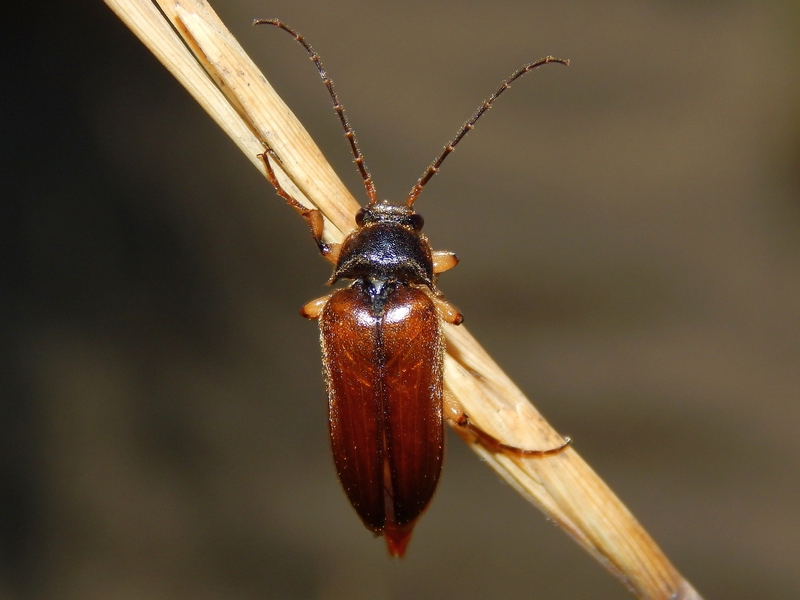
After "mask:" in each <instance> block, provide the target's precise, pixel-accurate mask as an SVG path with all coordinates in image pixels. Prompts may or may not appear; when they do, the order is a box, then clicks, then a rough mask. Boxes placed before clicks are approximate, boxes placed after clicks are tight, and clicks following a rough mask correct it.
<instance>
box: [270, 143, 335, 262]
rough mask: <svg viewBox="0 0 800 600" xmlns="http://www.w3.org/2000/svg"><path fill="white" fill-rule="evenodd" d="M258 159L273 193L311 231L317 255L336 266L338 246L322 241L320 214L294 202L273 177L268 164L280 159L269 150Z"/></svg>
mask: <svg viewBox="0 0 800 600" xmlns="http://www.w3.org/2000/svg"><path fill="white" fill-rule="evenodd" d="M258 157H259V158H260V159H261V160H262V161H263V162H264V168H265V169H266V171H267V179H269V182H270V183H271V184H272V187H274V188H275V191H276V192H278V195H279V196H280V197H281V198H283V199H284V200H286V203H287V204H288V205H289V206H291V207H292V208H293V209H295V210H296V211H297V212H299V213H300V216H301V217H303V219H304V220H305V222H306V223H308V227H309V228H310V229H311V237H313V238H314V241H315V242H316V244H317V248H319V253H320V254H322V256H323V258H325V259H326V260H328V261H330V262H332V263H333V264H336V261H337V260H338V258H339V247H340V244H329V243H327V242H325V241H324V240H323V239H322V234H323V232H324V230H325V220H324V219H323V218H322V213H321V212H320V211H319V210H317V209H315V208H308V207H306V206H303V205H302V204H300V203H299V202H298V201H297V200H295V199H294V198H293V197H292V195H291V194H290V193H289V192H287V191H286V190H285V189H283V186H282V185H281V184H280V182H279V181H278V178H277V177H276V176H275V171H274V170H273V168H272V165H271V164H270V162H269V161H270V159H272V160H274V161H275V162H277V163H278V164H280V159H279V158H278V155H277V154H275V152H273V151H272V150H271V149H267V151H266V152H264V153H263V154H259V155H258Z"/></svg>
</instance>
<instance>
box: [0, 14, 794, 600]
mask: <svg viewBox="0 0 800 600" xmlns="http://www.w3.org/2000/svg"><path fill="white" fill-rule="evenodd" d="M217 9H218V11H219V13H220V14H221V16H222V18H223V19H224V20H225V21H226V22H227V24H228V25H229V27H230V28H231V30H232V31H233V33H234V34H235V35H236V36H237V37H238V38H239V40H240V41H241V43H242V44H243V46H244V47H245V48H246V49H247V50H248V51H249V52H250V53H251V55H252V56H253V57H254V58H255V60H256V62H257V63H258V64H259V65H260V66H261V67H262V68H263V70H264V72H265V74H266V75H267V77H268V78H270V79H271V80H272V82H273V84H274V85H275V87H276V88H277V89H278V91H279V92H280V93H281V94H283V95H284V98H285V99H286V101H287V102H288V104H289V105H290V106H291V107H293V108H294V109H295V111H296V112H297V114H298V116H299V117H300V119H301V120H302V121H303V122H304V123H305V124H306V126H307V127H308V128H309V130H310V131H311V132H312V134H313V135H314V136H315V138H316V139H317V141H318V143H319V145H320V147H321V148H322V149H323V151H324V152H325V153H326V155H327V156H328V157H329V159H330V160H331V161H332V163H333V164H334V166H335V167H336V168H337V170H338V172H339V173H340V174H341V175H342V177H343V178H344V179H345V181H346V182H348V184H349V185H350V187H351V189H352V190H353V192H354V193H355V194H356V197H358V198H360V199H363V188H362V186H361V184H360V180H359V178H358V176H357V174H356V171H355V169H354V168H353V167H352V165H351V164H350V156H349V150H348V148H347V144H346V143H345V141H344V139H343V138H342V134H341V131H340V128H339V125H338V122H337V120H336V118H335V116H334V114H333V112H332V111H331V109H330V102H329V99H328V98H327V96H326V93H325V90H324V88H323V86H322V85H321V83H320V81H319V78H318V77H317V74H316V72H315V70H314V68H313V66H312V65H311V64H310V63H309V61H308V59H307V58H306V56H305V54H304V53H303V51H302V49H300V48H299V47H298V46H297V45H296V44H295V43H294V42H293V41H292V40H291V38H289V36H287V35H285V34H283V33H281V32H278V31H275V30H271V29H258V30H256V29H253V28H252V27H250V22H251V21H252V19H253V18H255V17H275V16H277V17H280V18H281V19H283V20H285V21H286V22H287V23H289V24H290V25H292V26H294V27H296V28H297V29H299V30H300V31H301V32H302V33H304V34H305V35H306V36H307V38H308V39H309V40H310V41H311V43H313V44H314V46H315V47H316V48H317V50H318V51H319V52H320V53H321V55H322V57H323V60H324V61H325V64H326V66H327V68H328V69H329V71H330V73H331V74H332V76H333V77H334V80H335V82H336V84H337V87H338V90H339V92H340V94H341V97H342V101H343V102H344V104H345V106H346V107H347V109H348V111H349V116H350V119H351V121H352V123H353V125H354V127H355V128H356V130H357V132H358V134H359V137H360V140H361V144H362V149H363V150H364V152H365V154H366V157H367V161H368V164H369V166H370V168H371V170H372V172H373V174H374V176H375V178H376V181H377V184H378V190H379V193H380V195H381V196H383V197H392V198H402V197H404V195H405V193H406V192H407V191H408V189H409V188H410V187H411V185H412V184H413V183H414V181H416V178H417V177H418V176H419V175H420V174H421V173H422V171H423V169H424V168H425V166H426V165H427V164H428V162H429V161H430V160H431V159H432V158H433V157H434V156H435V155H436V153H437V152H438V151H439V150H440V148H441V146H442V145H443V144H444V143H445V142H446V141H447V140H449V139H450V138H451V137H452V135H453V134H454V133H455V131H456V130H457V128H458V127H459V126H460V125H461V123H462V122H463V121H464V119H466V118H467V117H468V116H469V115H470V114H471V112H472V111H473V110H474V109H475V108H476V107H477V106H478V104H479V102H480V101H481V100H482V99H484V98H485V97H486V96H488V95H489V93H490V92H491V91H492V90H493V89H494V88H495V86H496V85H497V84H498V83H499V81H500V80H501V79H502V78H503V77H505V76H507V75H508V74H509V73H511V72H512V71H513V70H514V69H515V68H516V67H518V66H519V65H521V64H523V63H524V62H527V61H530V60H533V59H537V58H539V57H541V56H543V55H545V54H555V55H558V56H564V57H568V58H570V59H571V60H572V66H571V67H570V68H569V69H563V68H559V67H549V68H546V69H543V70H541V71H540V72H538V73H536V74H534V75H530V76H528V77H527V78H525V79H524V80H523V81H520V82H519V83H518V84H517V85H516V86H515V87H514V89H513V90H512V91H511V92H509V93H508V94H507V95H506V96H504V97H503V98H502V99H501V100H500V101H499V103H498V104H497V105H496V107H495V108H494V110H492V111H491V113H490V114H489V115H487V116H486V117H485V118H484V119H483V120H482V122H481V123H480V125H479V126H478V128H477V129H476V131H475V132H473V133H472V134H471V135H470V136H469V138H468V139H467V140H466V141H465V142H464V144H462V145H461V146H460V147H459V149H458V151H457V152H456V153H455V154H454V155H453V156H451V157H450V158H449V159H448V161H447V162H446V163H445V168H444V169H443V172H442V173H441V174H440V175H439V176H437V177H436V178H435V179H434V180H433V181H432V182H431V184H430V185H429V186H428V187H427V188H426V190H425V192H424V194H423V195H422V197H421V199H420V201H419V203H418V208H419V210H420V211H421V212H422V213H423V215H424V216H425V218H426V222H427V225H426V232H427V233H428V235H429V237H430V239H431V240H432V241H433V243H434V245H435V247H437V248H443V249H450V250H454V251H457V252H458V254H459V255H460V257H461V259H462V263H461V265H460V266H459V267H458V268H457V269H455V270H454V271H452V272H450V273H447V274H446V275H445V276H443V278H442V280H441V287H442V289H443V290H444V291H445V293H446V294H447V296H448V298H450V299H451V300H452V301H453V302H454V303H455V304H457V305H458V306H459V307H460V308H461V309H462V311H463V312H464V314H465V315H466V318H467V322H468V325H469V327H470V329H471V330H472V332H473V333H475V334H476V336H477V337H478V339H480V340H481V341H482V342H483V343H484V344H485V345H486V346H487V347H488V348H489V350H490V351H491V352H492V353H493V354H494V356H495V357H496V358H497V360H498V362H499V363H500V364H501V365H503V366H504V367H505V368H506V369H507V370H508V372H509V373H510V374H511V376H512V377H513V378H514V379H515V380H516V381H517V382H518V383H519V384H520V386H521V387H522V388H523V389H524V390H525V391H526V392H527V393H528V394H529V395H530V396H531V397H532V398H534V400H535V402H536V404H537V406H538V408H539V409H540V410H541V411H542V412H543V413H544V415H545V416H546V417H547V418H548V419H549V420H550V421H551V422H552V423H553V424H554V426H555V427H557V428H558V429H559V430H560V431H563V432H564V433H568V434H570V435H571V436H572V437H573V438H574V439H575V447H576V449H577V450H578V451H579V452H580V453H581V454H582V455H583V456H584V457H585V458H586V459H587V460H588V461H589V462H590V464H592V465H593V466H594V467H595V468H596V469H597V471H598V472H599V473H600V474H601V475H602V476H603V477H604V478H605V479H606V481H608V483H609V484H610V485H611V486H612V487H613V488H614V489H615V490H616V492H617V493H618V494H619V495H620V496H621V498H622V499H623V500H624V501H625V502H626V503H627V504H628V506H629V507H630V508H631V510H632V511H633V512H634V513H635V514H636V515H637V517H638V518H639V519H640V520H641V521H642V523H643V524H644V525H645V527H646V528H647V529H648V530H649V531H650V532H651V534H652V535H653V536H654V537H655V539H656V540H657V541H658V542H659V544H660V545H661V546H662V548H663V549H664V551H665V552H666V553H667V555H668V556H669V557H670V558H671V559H672V560H673V561H674V563H675V564H676V566H677V567H678V568H679V569H680V570H681V571H682V572H683V573H684V575H685V576H686V577H687V578H688V579H689V580H690V581H692V582H693V584H694V585H695V586H696V588H697V589H698V590H699V591H700V592H701V593H702V594H703V595H704V596H705V597H706V598H708V599H711V598H726V599H732V598H743V599H744V598H759V599H763V598H787V599H788V598H798V597H800V568H798V565H799V564H800V535H799V534H800V446H799V445H798V442H797V440H798V436H797V431H798V430H799V429H800V405H799V401H800V175H799V173H800V68H798V67H800V64H799V62H800V61H799V60H798V59H799V58H800V44H798V40H800V36H799V35H798V31H800V9H798V5H797V4H796V3H793V2H756V1H755V0H750V1H744V0H743V1H740V2H701V3H699V2H682V1H677V0H675V1H664V0H662V1H656V0H648V1H645V2H633V1H631V0H628V1H625V0H622V1H619V2H607V3H595V2H563V3H540V2H511V1H503V0H494V1H493V2H491V3H485V2H481V3H478V2H455V1H449V2H436V3H431V2H417V1H406V2H403V3H397V2H372V3H361V2H355V1H350V0H341V1H339V2H336V3H331V2H322V1H319V0H316V1H307V2H302V3H297V2H286V1H280V0H279V1H277V2H270V3H267V2H255V1H250V0H241V1H237V2H233V1H228V2H218V3H217ZM2 29H3V36H2V40H3V43H4V44H6V45H8V47H7V48H6V50H5V51H4V53H3V56H4V57H5V61H4V67H5V69H4V71H5V76H4V77H3V93H2V95H0V98H2V103H3V104H2V109H1V110H0V118H2V124H3V127H2V136H0V144H2V165H3V173H2V182H3V190H4V193H3V200H2V204H1V205H0V206H1V207H2V217H0V223H1V224H2V225H0V226H1V227H2V232H1V235H0V244H1V245H2V252H1V253H0V256H1V257H2V263H1V265H2V266H1V267H0V268H1V269H2V271H0V275H1V277H2V280H1V281H0V285H2V289H1V291H0V302H1V303H2V304H0V309H2V310H0V315H2V317H0V328H1V330H0V343H2V355H1V356H2V361H0V368H1V369H2V377H1V378H0V437H1V439H0V598H3V599H5V598H8V599H26V598H41V599H86V598H102V599H112V600H113V599H128V598H147V599H159V598H165V599H166V598H170V599H181V598H186V599H189V598H191V599H218V598H234V599H238V598H243V599H244V598H278V599H283V598H286V599H294V598H312V599H325V600H329V599H330V600H332V599H340V598H341V599H348V600H357V599H361V598H377V599H384V598H387V599H388V598H412V597H413V598H456V597H458V598H466V599H481V600H485V599H487V598H492V599H493V598H504V599H505V598H508V599H513V598H530V597H536V598H554V599H555V598H593V599H594V598H599V599H604V598H628V597H629V596H628V594H627V592H626V591H625V590H624V589H623V588H622V587H621V586H620V585H619V584H618V583H617V582H616V581H614V580H613V579H611V578H610V577H609V576H608V575H607V574H606V573H605V572H604V571H603V570H602V569H601V567H599V566H598V565H597V564H596V563H594V562H593V561H592V560H591V559H590V558H589V557H588V556H587V555H585V554H584V553H583V552H582V551H581V550H580V549H579V548H578V547H577V546H576V545H575V544H574V543H573V542H572V541H570V540H569V539H568V538H567V537H566V536H565V535H563V534H562V533H561V532H560V531H559V530H558V529H557V528H556V527H554V526H553V525H552V524H550V523H548V522H547V521H546V520H545V519H544V518H543V517H542V516H541V514H540V513H538V512H537V511H535V510H533V509H532V508H531V507H530V506H529V505H528V504H527V503H526V502H525V501H523V500H522V499H521V498H519V497H518V496H517V495H516V494H515V493H514V492H513V491H512V490H511V489H509V488H508V487H507V486H505V485H504V484H503V483H501V482H500V481H499V480H498V478H497V476H495V475H494V474H493V473H492V472H491V471H490V470H489V469H487V468H486V467H485V466H484V465H482V464H481V463H480V462H479V461H478V460H477V459H476V458H475V456H474V455H473V454H472V453H471V452H469V451H468V450H467V449H466V448H465V447H464V446H463V444H461V443H460V441H458V440H457V439H456V438H455V436H452V435H450V434H448V436H449V439H448V454H447V460H446V466H445V471H444V475H443V478H442V481H441V485H440V489H439V492H438V494H437V497H436V498H435V500H434V502H433V504H432V505H431V508H430V510H429V511H428V513H427V514H426V515H425V516H424V518H423V519H422V520H421V522H420V524H419V526H418V527H417V530H416V532H415V534H414V538H413V540H412V543H411V546H410V547H409V552H408V556H407V558H406V559H405V560H403V561H390V560H389V559H388V558H387V556H386V552H385V548H384V545H383V543H382V542H381V541H380V540H377V541H376V540H373V539H372V538H371V536H370V535H369V533H367V531H366V530H365V529H364V528H363V527H362V526H361V524H360V523H359V521H358V519H357V518H356V516H355V514H354V512H353V511H352V509H351V508H350V506H349V505H348V504H347V501H346V499H345V497H344V494H343V493H342V491H341V490H340V488H339V484H338V482H337V480H336V476H335V473H334V469H333V466H332V461H331V457H330V452H329V448H328V440H327V430H326V427H327V426H326V420H325V419H326V409H325V398H324V392H323V386H322V378H321V375H320V369H321V367H320V359H319V348H318V343H317V330H316V326H315V325H314V324H313V323H309V322H306V321H304V320H303V319H301V318H300V317H299V316H298V315H297V310H298V309H299V307H300V306H301V305H302V304H303V303H304V302H306V301H307V300H309V299H311V298H314V297H316V296H319V295H321V294H322V293H324V288H323V285H322V284H323V282H324V281H325V279H326V277H327V276H328V273H329V269H328V267H327V265H326V263H325V262H324V261H323V260H322V259H320V258H319V256H318V255H317V252H316V249H315V247H314V245H313V243H312V242H311V240H310V239H309V238H308V234H307V231H306V229H305V225H304V224H303V223H302V221H301V219H299V218H297V216H296V214H295V213H294V212H293V211H291V210H289V209H288V208H287V207H286V206H285V205H284V204H283V203H282V201H281V200H280V199H279V198H278V197H277V196H276V195H275V194H274V192H273V191H272V189H271V188H270V187H269V185H268V184H267V182H266V181H265V180H264V179H263V178H261V177H260V175H259V174H258V173H257V172H256V171H255V169H253V168H252V167H251V165H250V164H249V162H248V161H247V160H246V159H245V158H244V157H243V156H241V155H240V154H239V152H238V150H236V149H235V148H234V146H233V144H232V143H231V142H229V141H228V140H227V139H226V138H225V137H224V136H223V134H222V133H221V132H220V131H218V130H217V129H216V128H215V126H214V125H213V123H212V122H211V120H210V119H209V118H208V117H207V116H206V115H205V114H203V113H202V111H201V110H200V108H198V107H197V106H196V105H195V103H194V102H193V101H192V100H191V99H190V98H189V96H188V94H187V93H186V92H184V91H183V90H182V89H181V88H180V87H179V86H178V84H177V83H176V82H175V81H173V80H172V78H171V77H170V76H169V75H168V74H167V72H166V71H165V70H164V69H163V68H162V67H161V66H160V65H159V64H158V63H157V62H156V60H155V59H154V58H153V57H152V56H150V55H149V53H148V52H147V51H146V50H145V49H144V47H143V46H142V45H141V44H140V43H139V42H138V41H137V40H136V39H135V38H134V37H133V35H132V34H131V33H130V32H128V31H127V30H126V29H125V28H124V27H123V25H122V24H121V23H120V22H119V21H118V20H117V19H116V17H115V16H114V15H113V14H112V13H111V11H110V10H109V9H107V8H106V7H105V6H104V5H103V4H102V3H101V2H99V1H97V2H88V1H87V0H81V1H79V2H73V3H59V4H58V5H57V6H56V5H54V6H52V7H50V8H47V9H43V8H42V6H41V5H37V4H35V3H15V7H14V8H11V7H7V8H6V9H4V17H3V25H2Z"/></svg>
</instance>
